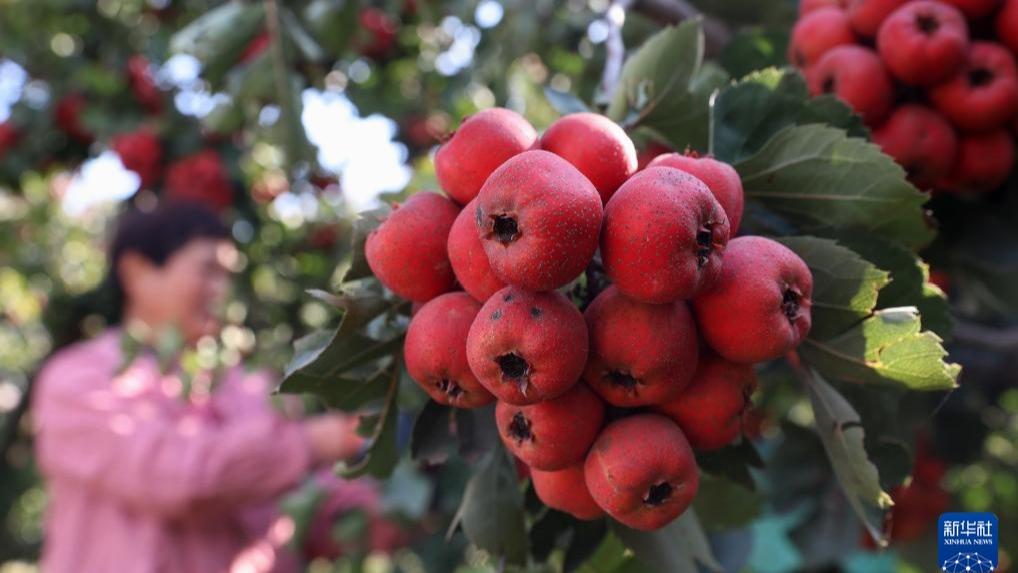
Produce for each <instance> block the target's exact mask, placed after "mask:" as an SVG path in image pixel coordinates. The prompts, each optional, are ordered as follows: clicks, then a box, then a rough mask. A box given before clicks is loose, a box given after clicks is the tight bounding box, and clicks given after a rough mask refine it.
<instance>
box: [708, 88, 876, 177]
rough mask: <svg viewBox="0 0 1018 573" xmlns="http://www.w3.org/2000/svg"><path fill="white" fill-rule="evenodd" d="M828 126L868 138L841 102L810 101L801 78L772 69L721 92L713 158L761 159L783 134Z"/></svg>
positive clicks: (714, 122)
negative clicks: (770, 143)
mask: <svg viewBox="0 0 1018 573" xmlns="http://www.w3.org/2000/svg"><path fill="white" fill-rule="evenodd" d="M811 123H823V124H827V125H829V126H832V127H840V128H842V129H845V130H846V131H848V134H849V135H851V136H853V137H866V136H867V135H868V134H869V132H868V131H867V129H866V128H865V127H864V126H863V124H862V119H861V118H860V117H859V116H858V115H855V114H854V113H853V112H852V110H851V109H850V108H849V107H848V106H846V105H845V104H844V103H842V102H841V101H840V100H838V99H837V98H834V97H832V96H821V97H817V98H812V99H810V97H809V90H808V89H807V88H806V82H805V81H804V80H803V78H802V75H800V74H799V73H798V72H796V71H794V70H788V69H778V68H768V69H764V70H759V71H757V72H754V73H752V74H750V75H748V76H746V77H744V78H742V79H741V80H739V81H738V82H737V83H735V84H733V85H732V86H730V87H728V88H727V89H725V90H723V91H721V93H719V94H718V95H717V97H716V98H715V99H714V104H713V105H712V106H711V152H712V153H713V154H714V155H715V156H717V157H718V158H719V159H721V160H723V161H726V162H728V163H735V162H736V161H740V160H742V159H745V158H747V157H749V156H750V155H752V154H754V153H756V152H757V151H758V150H759V149H760V148H761V147H763V145H764V144H765V143H767V141H769V140H770V139H771V138H772V137H774V136H775V135H776V134H777V133H778V132H779V131H781V130H782V129H784V128H786V127H788V126H791V125H807V124H811Z"/></svg>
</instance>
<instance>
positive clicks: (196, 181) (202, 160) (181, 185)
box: [163, 149, 233, 211]
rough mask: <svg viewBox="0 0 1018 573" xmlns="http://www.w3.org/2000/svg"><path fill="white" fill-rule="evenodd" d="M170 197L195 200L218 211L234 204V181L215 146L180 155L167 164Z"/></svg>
mask: <svg viewBox="0 0 1018 573" xmlns="http://www.w3.org/2000/svg"><path fill="white" fill-rule="evenodd" d="M163 187H164V192H165V194H166V196H167V198H169V199H172V200H175V201H196V202H199V203H204V204H205V205H208V206H209V207H211V208H212V209H214V210H216V211H223V210H224V209H226V208H227V207H229V206H230V205H232V204H233V184H232V183H230V174H229V173H228V172H227V171H226V165H224V164H223V160H222V159H221V158H220V157H219V153H217V152H216V151H215V150H213V149H206V150H204V151H199V152H198V153H195V154H192V155H188V156H187V157H185V158H183V159H178V160H177V161H176V162H174V163H172V164H171V165H170V166H169V167H167V168H166V178H165V181H164V182H163Z"/></svg>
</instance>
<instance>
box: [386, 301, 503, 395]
mask: <svg viewBox="0 0 1018 573" xmlns="http://www.w3.org/2000/svg"><path fill="white" fill-rule="evenodd" d="M480 310H481V303H479V302H477V301H476V300H474V299H472V298H470V295H468V294H466V293H462V292H451V293H447V294H443V295H441V296H438V297H435V298H433V299H431V300H430V301H428V302H427V303H425V304H424V306H422V307H421V308H420V309H418V311H417V313H416V314H414V317H413V319H412V320H411V321H410V326H409V327H408V328H407V331H406V341H405V342H404V346H403V357H404V359H405V360H406V369H407V372H408V373H410V377H411V378H413V379H414V381H415V382H417V384H418V385H419V386H420V387H421V388H423V389H424V391H425V392H427V393H428V395H429V396H431V398H432V399H434V400H435V401H436V402H438V403H440V404H446V405H448V406H455V407H457V408H476V407H478V406H483V405H485V404H489V403H491V402H494V401H495V397H494V396H492V395H491V393H489V392H488V391H487V390H486V389H485V388H484V386H481V383H480V382H478V381H477V377H476V376H474V373H473V372H471V371H470V365H469V364H468V363H467V334H468V333H469V332H470V325H471V324H473V322H474V318H475V317H476V316H477V312H478V311H480Z"/></svg>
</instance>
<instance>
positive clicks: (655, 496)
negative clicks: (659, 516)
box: [643, 482, 672, 507]
mask: <svg viewBox="0 0 1018 573" xmlns="http://www.w3.org/2000/svg"><path fill="white" fill-rule="evenodd" d="M671 496H672V484H670V483H668V482H661V483H659V484H654V485H652V486H650V489H649V490H647V495H645V496H644V497H643V503H644V504H645V505H649V506H651V507H656V506H659V505H661V504H662V503H664V502H666V501H668V498H670V497H671Z"/></svg>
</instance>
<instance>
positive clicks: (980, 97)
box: [929, 42, 1018, 131]
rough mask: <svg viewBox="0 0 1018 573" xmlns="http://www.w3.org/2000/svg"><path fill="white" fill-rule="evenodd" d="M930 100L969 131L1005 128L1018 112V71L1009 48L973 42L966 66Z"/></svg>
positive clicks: (953, 121)
mask: <svg viewBox="0 0 1018 573" xmlns="http://www.w3.org/2000/svg"><path fill="white" fill-rule="evenodd" d="M929 97H930V101H931V102H933V105H935V106H936V107H937V109H938V110H940V112H941V113H943V114H944V115H945V116H946V117H947V119H949V120H951V123H953V124H955V125H957V126H958V127H960V128H961V129H963V130H966V131H987V130H991V129H995V128H998V127H1001V126H1003V125H1005V124H1006V123H1007V122H1008V120H1010V119H1011V118H1013V117H1014V115H1015V112H1018V68H1016V67H1015V60H1014V56H1012V55H1011V52H1009V51H1008V50H1007V48H1005V47H1003V46H1001V45H1000V44H996V43H993V42H973V43H972V45H971V46H969V51H968V57H967V58H966V61H965V65H963V66H962V67H961V69H959V70H958V73H956V74H955V75H954V76H952V77H951V79H949V80H947V81H946V82H944V83H943V84H940V85H938V86H936V87H934V88H933V89H931V90H930V92H929Z"/></svg>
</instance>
